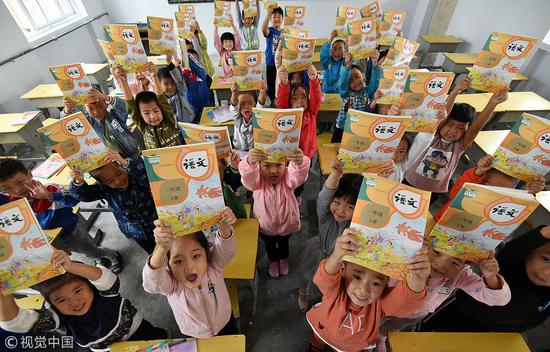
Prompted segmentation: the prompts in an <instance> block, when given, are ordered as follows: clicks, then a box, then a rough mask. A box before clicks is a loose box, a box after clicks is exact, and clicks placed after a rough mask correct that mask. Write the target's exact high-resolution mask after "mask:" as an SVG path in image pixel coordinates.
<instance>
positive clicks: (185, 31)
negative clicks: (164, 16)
mask: <svg viewBox="0 0 550 352" xmlns="http://www.w3.org/2000/svg"><path fill="white" fill-rule="evenodd" d="M184 16H185V18H187V19H185V18H184ZM193 21H195V20H194V19H192V18H191V16H190V15H189V14H182V13H181V12H176V27H177V33H178V38H180V39H183V40H189V41H191V40H192V39H193V36H194V34H193V32H191V24H192V23H193Z"/></svg>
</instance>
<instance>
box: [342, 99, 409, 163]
mask: <svg viewBox="0 0 550 352" xmlns="http://www.w3.org/2000/svg"><path fill="white" fill-rule="evenodd" d="M409 120H410V117H407V116H387V115H378V114H371V113H368V112H363V111H358V110H353V109H349V110H348V118H347V119H346V123H345V125H344V133H343V135H342V143H341V145H340V149H339V151H338V159H340V161H341V162H342V168H343V170H344V173H356V174H362V173H364V172H373V173H376V172H378V171H379V168H380V166H382V164H383V162H384V161H386V160H390V159H391V158H392V156H393V152H394V151H395V148H396V147H397V145H398V144H399V141H400V140H401V137H403V134H404V133H405V128H406V126H407V124H408V123H409Z"/></svg>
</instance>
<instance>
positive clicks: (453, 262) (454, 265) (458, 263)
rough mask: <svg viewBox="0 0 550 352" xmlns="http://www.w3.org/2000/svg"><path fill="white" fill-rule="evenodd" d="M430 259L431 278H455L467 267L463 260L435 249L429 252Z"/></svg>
mask: <svg viewBox="0 0 550 352" xmlns="http://www.w3.org/2000/svg"><path fill="white" fill-rule="evenodd" d="M428 259H429V260H430V264H431V266H432V271H431V273H430V276H431V277H433V278H442V277H446V278H449V279H452V278H454V277H455V276H456V275H457V274H458V273H459V272H460V271H461V270H462V269H463V268H464V265H466V262H465V261H464V260H462V259H458V258H455V257H451V256H450V255H447V254H443V253H440V252H438V251H436V250H434V249H430V250H429V251H428Z"/></svg>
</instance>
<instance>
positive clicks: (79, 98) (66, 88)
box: [48, 64, 92, 105]
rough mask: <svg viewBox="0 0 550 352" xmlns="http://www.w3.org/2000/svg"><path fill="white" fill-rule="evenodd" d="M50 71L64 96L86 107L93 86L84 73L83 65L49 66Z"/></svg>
mask: <svg viewBox="0 0 550 352" xmlns="http://www.w3.org/2000/svg"><path fill="white" fill-rule="evenodd" d="M48 69H49V70H50V73H51V74H52V76H53V78H54V79H55V83H57V86H58V87H59V89H61V91H62V92H63V96H64V97H65V98H67V99H68V100H70V101H72V102H73V103H74V104H76V105H84V103H85V102H86V100H88V94H89V93H90V91H91V90H92V84H91V83H90V80H89V79H88V76H87V75H86V73H84V69H83V68H82V65H81V64H69V65H61V66H49V67H48Z"/></svg>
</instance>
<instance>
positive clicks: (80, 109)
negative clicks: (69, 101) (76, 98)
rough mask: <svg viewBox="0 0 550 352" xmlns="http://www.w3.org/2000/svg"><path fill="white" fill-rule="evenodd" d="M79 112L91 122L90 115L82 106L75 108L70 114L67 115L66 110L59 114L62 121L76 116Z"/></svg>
mask: <svg viewBox="0 0 550 352" xmlns="http://www.w3.org/2000/svg"><path fill="white" fill-rule="evenodd" d="M77 112H81V113H82V114H84V116H85V117H86V118H87V119H88V120H89V119H90V115H89V114H88V112H87V111H86V110H85V109H82V107H81V106H75V109H74V110H73V111H72V112H71V113H70V114H66V113H65V109H61V111H60V112H59V118H60V119H63V118H65V117H67V116H69V115H71V114H75V113H77Z"/></svg>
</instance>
